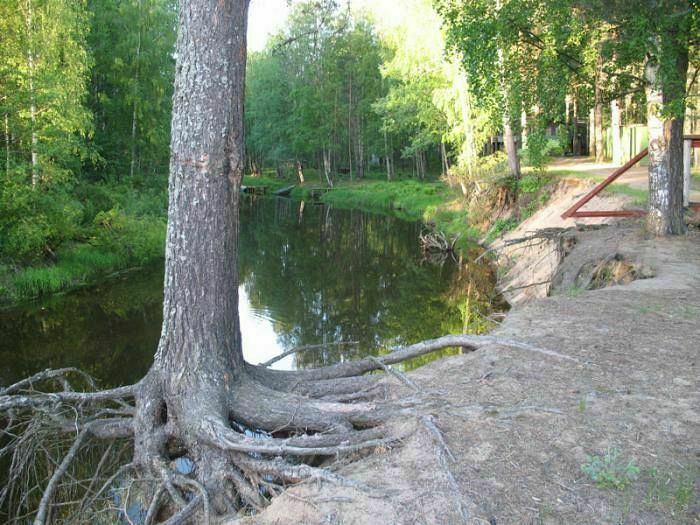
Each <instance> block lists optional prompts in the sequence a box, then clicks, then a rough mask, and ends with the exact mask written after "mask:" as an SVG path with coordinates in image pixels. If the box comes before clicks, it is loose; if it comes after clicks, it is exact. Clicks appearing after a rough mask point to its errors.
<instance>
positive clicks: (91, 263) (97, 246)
mask: <svg viewBox="0 0 700 525" xmlns="http://www.w3.org/2000/svg"><path fill="white" fill-rule="evenodd" d="M166 186H167V183H166V181H165V178H162V177H160V178H155V177H154V178H152V179H150V180H147V181H142V180H132V181H129V182H128V183H123V182H122V183H111V184H107V183H104V182H102V183H100V184H90V183H82V184H80V185H76V186H74V187H72V188H71V189H70V191H60V192H59V191H55V190H53V189H52V188H50V187H49V188H45V189H42V191H32V192H31V193H30V192H24V193H23V188H22V187H21V186H18V187H15V188H12V187H10V188H3V192H4V193H3V195H2V198H3V199H4V200H5V202H7V200H9V198H10V197H14V199H13V203H23V204H22V205H21V206H20V205H15V206H14V207H12V206H6V207H5V209H6V210H8V212H9V213H8V214H7V219H6V220H5V221H4V222H3V224H2V234H3V236H2V242H1V243H0V303H5V304H7V303H12V302H16V301H20V300H24V299H31V298H35V297H39V296H42V295H48V294H52V293H57V292H62V291H66V290H70V289H74V288H78V287H81V286H85V285H89V284H94V283H96V282H98V281H100V280H102V279H104V278H105V277H107V276H109V275H111V274H114V273H117V272H121V271H124V270H126V269H130V268H134V267H142V266H147V265H149V264H153V263H155V262H157V261H160V260H161V259H162V258H163V253H164V246H165V230H166V216H167V201H168V197H167V190H166ZM13 190H14V194H13V195H8V193H10V192H12V191H13Z"/></svg>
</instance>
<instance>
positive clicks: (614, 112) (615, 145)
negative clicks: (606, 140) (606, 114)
mask: <svg viewBox="0 0 700 525" xmlns="http://www.w3.org/2000/svg"><path fill="white" fill-rule="evenodd" d="M610 133H611V135H612V161H613V164H615V165H617V166H619V165H621V164H622V135H621V133H622V112H621V111H620V102H619V101H618V100H613V101H612V102H610Z"/></svg>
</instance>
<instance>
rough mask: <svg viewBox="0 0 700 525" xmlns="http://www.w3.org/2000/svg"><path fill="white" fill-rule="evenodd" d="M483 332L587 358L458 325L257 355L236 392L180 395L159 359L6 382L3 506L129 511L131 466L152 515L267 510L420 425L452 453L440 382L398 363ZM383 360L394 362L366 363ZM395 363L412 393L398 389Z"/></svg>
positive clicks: (12, 518)
mask: <svg viewBox="0 0 700 525" xmlns="http://www.w3.org/2000/svg"><path fill="white" fill-rule="evenodd" d="M485 345H499V346H505V347H509V348H513V349H516V350H518V351H526V352H535V353H537V354H538V355H540V356H542V357H543V358H548V359H557V360H562V361H568V362H575V361H576V360H575V359H573V358H571V357H569V356H565V355H562V354H558V353H556V352H553V351H550V350H545V349H541V348H537V347H533V346H531V345H528V344H526V343H522V342H518V341H513V340H509V339H499V338H495V337H490V336H471V335H458V336H446V337H443V338H439V339H435V340H431V341H424V342H422V343H417V344H415V345H411V346H409V347H406V348H404V349H400V350H397V351H395V352H392V353H389V354H386V355H383V356H379V357H369V358H365V359H362V360H359V361H356V362H348V363H342V364H338V365H335V366H330V367H325V368H321V369H317V370H300V371H295V372H279V371H274V370H269V369H267V368H264V367H261V366H255V365H248V364H246V366H245V370H239V371H238V374H237V376H236V381H235V382H233V383H232V385H233V386H232V387H231V388H230V390H229V391H227V392H225V394H222V393H221V392H220V391H217V390H216V383H213V384H210V385H208V390H207V389H204V390H202V391H200V392H199V393H198V394H197V393H194V394H193V393H191V392H188V393H187V397H185V396H183V395H181V394H179V393H178V394H177V395H171V396H168V395H166V394H164V392H165V391H166V389H164V388H163V387H162V382H161V383H159V381H158V379H159V378H158V376H157V372H156V373H155V374H154V373H153V371H151V373H149V374H148V375H147V376H146V378H144V380H142V381H141V382H140V383H138V384H136V385H131V386H126V387H120V388H114V389H110V390H97V389H96V388H95V385H94V381H93V380H92V379H91V378H89V376H87V375H85V374H83V373H82V372H79V371H76V370H73V369H61V370H47V371H44V372H40V373H38V374H35V375H34V376H32V377H30V378H27V379H25V380H23V381H20V382H18V383H15V384H14V385H11V386H9V387H6V388H2V389H0V423H1V424H2V427H1V428H2V429H1V430H0V432H1V434H0V439H1V441H0V460H4V461H6V462H7V463H8V464H9V470H8V472H7V476H6V480H7V482H6V483H5V486H4V487H3V488H2V489H1V490H0V518H1V519H2V520H3V521H4V522H7V523H26V522H27V521H28V519H31V520H33V522H34V523H35V524H36V525H43V524H44V523H49V522H51V521H52V519H54V518H55V516H56V513H57V512H59V511H60V513H61V516H62V517H63V516H67V518H66V520H65V521H66V522H68V523H71V522H72V523H82V522H86V521H88V522H89V521H90V516H94V515H96V514H98V513H100V512H105V511H109V510H110V509H111V510H112V511H117V512H122V513H124V512H125V509H126V507H127V506H128V505H129V502H130V501H132V500H133V499H134V498H135V495H134V492H135V491H131V487H133V486H134V483H132V482H131V481H129V480H130V479H132V478H131V477H130V476H133V479H136V480H139V483H142V484H145V485H146V486H147V490H146V491H145V492H144V493H145V494H148V497H147V498H144V499H143V500H142V506H143V513H144V516H145V517H146V518H147V522H148V523H168V524H169V525H177V524H181V523H190V522H193V521H196V522H202V521H205V520H208V519H209V518H210V517H213V516H214V515H221V514H235V513H240V512H243V513H245V512H248V511H258V510H260V509H261V508H263V507H264V506H265V505H266V504H267V503H268V502H269V500H270V499H271V498H273V497H275V496H276V495H278V494H279V493H280V492H281V491H283V490H284V488H285V487H286V486H287V485H289V484H291V483H298V482H300V481H304V480H311V479H313V480H318V481H321V482H329V483H335V484H341V485H343V486H348V487H352V488H354V489H357V490H366V489H367V487H365V486H363V485H362V484H360V483H358V482H355V481H353V480H350V479H347V478H345V477H343V476H341V475H339V474H338V473H337V472H332V471H331V470H330V469H329V467H330V466H332V464H333V462H334V461H335V460H336V459H337V458H340V457H346V458H355V457H360V456H361V455H362V454H365V453H367V452H368V451H372V450H373V449H376V448H382V449H386V448H391V447H395V446H399V445H400V443H401V442H402V440H404V439H405V438H406V437H407V436H408V435H410V434H411V433H412V432H414V431H415V430H416V428H423V429H427V431H429V432H430V433H431V434H432V436H433V438H434V440H435V441H436V442H437V443H439V444H440V447H441V450H443V451H444V453H443V455H444V456H445V457H449V449H447V448H446V445H444V442H442V439H441V436H440V434H439V432H438V431H437V428H436V427H435V425H434V424H433V423H432V421H431V420H429V419H425V418H424V417H422V413H421V410H422V411H423V412H424V409H425V407H429V406H430V404H431V403H432V402H434V398H433V397H431V393H430V392H425V391H424V389H423V388H422V386H421V385H420V384H416V383H415V382H414V381H413V380H411V378H410V377H408V376H406V375H404V374H402V373H401V372H400V371H398V370H394V369H392V368H390V365H392V364H395V363H400V362H402V361H405V360H407V359H411V358H413V357H418V356H421V355H424V354H427V353H429V352H433V351H436V350H440V349H442V348H446V347H469V348H472V349H478V348H480V347H482V346H485ZM375 370H378V371H384V372H385V373H386V375H379V374H372V375H364V374H366V373H367V372H372V371H375ZM384 377H389V378H390V379H391V381H394V382H396V383H397V384H400V385H401V386H402V388H403V389H404V390H401V391H402V392H405V390H406V389H408V391H409V394H408V395H406V396H404V397H399V398H398V399H390V396H389V395H388V392H387V388H388V386H387V385H388V382H387V381H384V380H383V378H384ZM205 387H207V385H205ZM80 389H82V390H84V391H80ZM202 392H206V393H207V394H212V395H206V394H202ZM213 399H214V401H212V400H213ZM419 405H420V406H421V407H423V408H422V409H421V410H419V409H418V406H419ZM390 420H391V421H393V423H392V424H386V423H387V422H388V421H390ZM397 421H402V422H403V423H404V424H397V423H396V422H397ZM132 444H133V452H132V450H130V448H131V445H132ZM129 456H132V457H133V460H132V461H129V459H130V457H129ZM183 464H185V465H186V467H187V468H184V469H183V468H182V465H183ZM115 491H116V492H115ZM117 492H118V493H119V494H120V496H119V498H116V497H115V494H116V493H117ZM115 501H118V503H119V505H118V506H119V507H120V508H116V509H115V508H114V506H115ZM59 509H60V510H59ZM71 520H72V521H71Z"/></svg>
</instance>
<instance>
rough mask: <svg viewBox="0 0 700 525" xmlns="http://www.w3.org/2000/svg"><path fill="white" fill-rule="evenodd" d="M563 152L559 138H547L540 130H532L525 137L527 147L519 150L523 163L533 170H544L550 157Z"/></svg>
mask: <svg viewBox="0 0 700 525" xmlns="http://www.w3.org/2000/svg"><path fill="white" fill-rule="evenodd" d="M563 154H564V148H562V146H561V143H560V142H559V140H556V139H548V138H547V137H546V135H545V134H544V133H543V132H542V131H537V132H532V133H530V134H529V135H528V137H527V148H524V149H522V150H521V151H520V155H521V158H522V159H523V161H524V163H525V164H526V165H528V166H530V167H531V168H533V169H534V170H535V171H538V172H542V171H544V168H545V166H546V165H547V161H548V160H549V158H550V157H555V156H561V155H563Z"/></svg>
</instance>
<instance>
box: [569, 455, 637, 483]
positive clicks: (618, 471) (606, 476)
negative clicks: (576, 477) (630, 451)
mask: <svg viewBox="0 0 700 525" xmlns="http://www.w3.org/2000/svg"><path fill="white" fill-rule="evenodd" d="M619 456H620V453H619V452H618V451H617V449H614V448H609V449H608V450H606V451H605V454H603V455H600V456H598V455H596V456H587V457H586V462H585V463H584V464H583V465H581V470H582V471H583V473H584V474H588V476H590V478H591V479H592V480H593V481H594V482H595V484H596V485H597V486H598V487H600V488H614V489H617V490H622V489H624V488H625V487H627V485H629V484H630V483H632V482H633V481H634V480H635V479H637V476H638V475H639V467H637V465H636V463H635V461H634V459H630V460H629V461H623V460H622V459H620V457H619Z"/></svg>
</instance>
